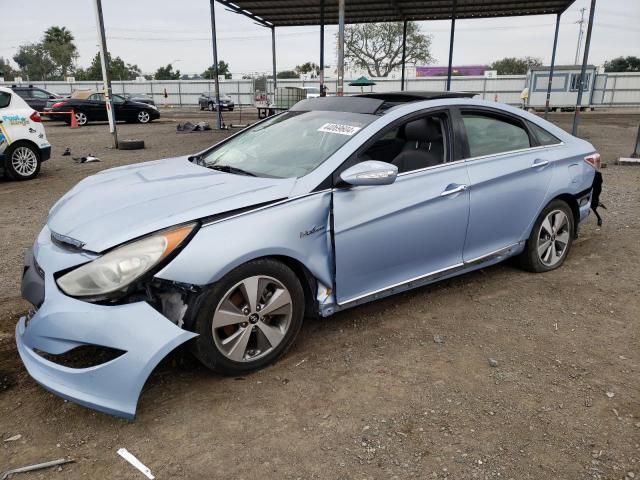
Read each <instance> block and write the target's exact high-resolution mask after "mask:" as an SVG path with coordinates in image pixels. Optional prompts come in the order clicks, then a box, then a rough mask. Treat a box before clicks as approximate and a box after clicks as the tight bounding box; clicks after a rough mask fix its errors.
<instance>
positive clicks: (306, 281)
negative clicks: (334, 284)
mask: <svg viewBox="0 0 640 480" xmlns="http://www.w3.org/2000/svg"><path fill="white" fill-rule="evenodd" d="M257 260H275V261H277V262H280V263H282V264H283V265H286V266H287V267H289V268H290V269H291V270H292V271H293V273H294V275H295V276H296V277H297V278H298V280H299V281H300V285H301V286H302V292H303V294H304V303H305V307H304V316H305V317H312V318H318V317H319V316H320V315H319V309H318V301H317V300H316V291H317V289H318V280H317V279H316V277H315V276H314V275H313V273H311V271H310V270H309V269H308V268H307V266H306V265H305V264H304V263H302V262H301V261H300V260H299V259H297V258H294V257H292V256H289V255H283V254H277V255H263V256H256V257H252V258H249V259H244V260H243V261H242V262H240V263H237V264H235V265H233V266H231V267H229V268H228V269H226V270H225V271H224V272H222V273H220V275H219V276H218V279H217V280H215V281H213V282H211V283H209V284H207V285H204V286H203V287H202V289H201V290H200V292H199V293H198V294H196V295H194V296H193V297H192V298H191V299H190V300H189V305H188V310H187V312H186V313H185V316H184V327H185V328H186V329H187V330H190V331H192V330H193V325H194V322H195V318H196V316H197V313H198V311H199V309H200V307H201V305H202V302H203V301H204V299H205V297H206V291H207V290H208V289H209V288H210V287H211V286H213V285H214V284H215V283H217V282H219V281H221V280H222V279H223V278H225V277H226V276H227V275H229V273H231V272H233V271H234V270H235V269H237V268H240V267H242V266H243V265H246V264H247V263H250V262H255V261H257Z"/></svg>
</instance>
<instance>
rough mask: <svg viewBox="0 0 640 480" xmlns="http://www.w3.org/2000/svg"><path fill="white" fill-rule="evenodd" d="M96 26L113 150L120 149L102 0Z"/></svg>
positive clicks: (98, 6) (97, 0)
mask: <svg viewBox="0 0 640 480" xmlns="http://www.w3.org/2000/svg"><path fill="white" fill-rule="evenodd" d="M94 7H95V9H96V25H97V27H98V41H99V42H100V61H101V64H102V81H103V83H104V100H105V104H106V107H107V118H108V119H109V131H110V132H111V136H112V137H113V148H118V132H117V130H116V122H115V118H114V117H113V93H112V91H111V78H110V77H109V58H108V57H107V37H106V35H105V33H104V20H103V18H102V0H95V1H94Z"/></svg>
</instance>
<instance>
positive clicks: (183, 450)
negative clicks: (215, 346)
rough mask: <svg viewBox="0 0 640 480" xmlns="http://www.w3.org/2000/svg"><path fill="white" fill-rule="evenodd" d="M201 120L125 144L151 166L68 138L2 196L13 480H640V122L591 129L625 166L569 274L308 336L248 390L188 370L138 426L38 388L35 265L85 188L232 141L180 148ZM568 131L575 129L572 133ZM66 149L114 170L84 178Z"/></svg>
mask: <svg viewBox="0 0 640 480" xmlns="http://www.w3.org/2000/svg"><path fill="white" fill-rule="evenodd" d="M235 115H237V113H236V112H234V116H235ZM230 117H231V116H230V115H228V114H225V120H227V121H229V119H230ZM245 117H246V114H245ZM185 119H189V120H191V121H197V120H202V119H211V114H209V113H206V112H205V113H200V112H186V111H171V112H163V118H162V120H161V121H159V122H154V123H152V124H150V125H145V126H136V125H122V126H120V127H119V131H120V135H121V137H126V138H141V139H144V140H145V141H146V143H147V148H146V149H145V150H141V151H135V152H124V151H114V150H111V149H109V148H108V145H109V142H110V139H109V136H108V133H106V127H105V126H104V125H94V126H88V127H84V128H81V129H79V130H71V129H68V128H66V127H64V126H61V125H59V124H55V123H49V124H47V126H46V128H47V135H48V137H49V139H50V141H51V143H52V144H53V146H54V153H53V158H52V159H51V160H50V161H48V162H46V163H45V165H44V167H43V169H42V173H41V175H40V177H39V178H38V179H37V180H34V181H31V182H26V183H9V182H2V181H0V212H1V218H2V219H3V221H4V226H3V227H2V228H0V258H2V262H1V263H0V436H1V437H2V440H5V441H2V442H0V471H2V470H4V469H5V468H13V467H17V466H22V465H27V464H31V463H37V462H42V461H46V460H52V459H56V458H60V457H66V456H68V457H71V458H73V459H75V461H76V463H75V464H70V465H66V466H64V467H61V468H59V469H52V470H48V471H45V472H41V473H32V474H24V475H22V477H21V478H25V479H28V478H74V479H75V478H85V477H87V478H88V477H92V478H110V479H126V478H142V477H141V475H140V474H138V473H137V472H136V471H135V470H133V469H132V467H131V466H130V465H128V464H127V463H125V462H124V461H123V460H122V459H121V458H120V457H118V456H117V455H116V450H117V449H118V448H120V447H125V448H127V449H128V450H129V451H131V452H132V453H134V454H135V455H137V456H138V458H140V459H141V460H142V461H143V462H144V463H146V464H147V465H148V466H149V467H150V468H151V470H152V472H153V473H154V474H155V475H156V477H157V478H158V479H168V478H172V479H173V478H233V479H249V478H256V477H258V476H260V477H262V478H274V479H298V478H302V479H311V478H317V479H394V478H395V479H405V478H451V479H474V478H478V479H489V478H490V479H494V478H505V479H510V478H511V479H539V478H551V479H598V478H602V479H623V478H627V479H630V478H634V477H635V478H640V378H639V374H640V351H639V349H638V342H639V340H640V335H639V333H640V331H639V319H640V295H638V293H637V292H638V279H639V278H640V260H639V258H640V257H639V255H638V253H639V249H640V241H639V240H640V231H639V223H640V222H639V220H640V214H639V209H638V207H639V205H640V168H633V167H618V166H614V165H613V164H612V162H613V160H614V159H615V158H617V157H618V156H620V155H628V154H629V153H630V152H631V150H632V145H633V142H634V139H635V132H636V130H635V128H637V125H638V123H640V115H638V114H625V115H618V114H616V113H611V112H610V113H587V114H585V115H584V116H583V120H582V129H581V134H582V135H583V136H584V137H586V138H587V139H589V140H590V141H591V142H593V143H594V144H595V145H596V147H597V148H598V149H599V150H600V152H601V153H602V155H603V159H604V161H605V162H608V163H609V166H608V167H607V168H606V169H604V170H603V173H604V179H605V190H604V194H603V196H602V201H603V202H604V203H605V204H606V205H607V207H608V210H606V211H604V218H605V223H604V226H603V227H602V228H598V227H597V226H596V224H595V220H594V218H589V219H588V221H587V222H586V224H585V225H584V227H583V228H582V230H581V236H580V238H579V239H578V241H577V242H576V243H575V244H574V248H573V249H572V251H571V254H570V257H569V258H568V260H567V262H566V264H565V266H564V267H563V268H561V269H559V270H556V271H553V272H550V273H547V274H544V275H534V274H528V273H525V272H523V271H521V270H518V269H516V268H515V267H513V266H512V265H511V264H508V263H507V264H502V265H498V266H495V267H492V268H488V269H485V270H481V271H478V272H475V273H472V274H469V275H465V276H463V277H459V278H456V279H453V280H449V281H445V282H442V283H439V284H437V285H434V286H430V287H425V288H421V289H418V290H415V291H412V292H408V293H405V294H401V295H398V296H395V297H392V298H388V299H386V300H383V301H379V302H375V303H372V304H368V305H365V306H363V307H359V308H355V309H352V310H349V311H346V312H343V313H340V314H338V315H335V316H334V317H331V318H329V319H324V320H318V321H313V320H312V321H308V322H307V323H306V324H305V326H304V327H303V329H302V332H301V335H300V337H299V339H298V341H297V342H296V344H295V345H294V347H293V348H292V349H291V351H290V352H289V353H288V355H287V356H286V357H285V358H284V359H282V360H281V361H280V362H278V363H277V364H276V365H274V366H272V367H270V368H267V369H265V370H262V371H260V372H258V373H255V374H252V375H248V376H246V377H243V378H223V377H219V376H215V375H211V374H210V373H208V372H207V371H206V370H205V369H204V368H202V367H200V366H199V365H198V364H197V363H196V361H195V360H193V359H192V358H191V357H190V356H189V355H188V354H187V353H185V352H184V351H183V350H180V351H177V352H174V354H172V355H171V356H170V357H169V358H168V359H167V360H166V361H165V362H163V363H162V364H161V365H160V366H159V367H158V368H157V369H156V371H155V373H154V374H153V375H152V376H151V378H150V379H149V381H148V382H147V385H146V387H145V390H144V392H143V394H142V396H141V399H140V403H139V408H138V417H137V419H136V420H135V421H134V422H128V421H124V420H121V419H117V418H113V417H110V416H107V415H103V414H100V413H96V412H93V411H91V410H87V409H85V408H82V407H79V406H77V405H74V404H73V403H68V402H65V401H63V400H61V399H60V398H58V397H56V396H54V395H51V394H49V393H47V392H46V391H45V390H43V389H42V388H41V387H39V386H38V385H36V384H35V382H34V381H33V380H31V378H30V377H29V376H28V375H27V374H26V372H25V371H24V368H23V367H22V365H21V363H20V360H19V358H18V355H17V353H16V350H15V345H14V340H13V332H14V328H15V323H16V321H17V319H18V317H19V316H20V315H23V314H25V312H26V311H27V310H28V305H27V304H26V303H25V302H24V301H23V300H21V299H20V297H19V280H20V274H21V257H22V253H23V251H24V249H25V248H26V247H28V246H29V245H30V244H31V243H32V241H33V239H34V237H35V235H36V234H37V232H38V231H39V229H40V228H41V225H42V224H43V222H44V221H45V218H46V215H47V211H48V209H49V207H50V206H51V205H52V204H53V202H54V201H55V200H56V199H57V198H59V197H60V195H62V194H63V193H64V192H65V191H67V190H68V189H69V188H70V187H71V186H73V185H74V184H75V183H76V182H77V181H79V180H80V179H82V178H84V177H85V176H87V175H90V174H92V173H94V172H97V171H99V170H102V169H104V168H108V167H112V166H116V165H124V164H127V163H135V162H139V161H143V160H149V159H155V158H161V157H167V156H174V155H180V154H185V153H190V152H194V151H197V150H199V149H201V148H203V147H205V146H207V145H209V144H211V143H213V142H214V141H215V140H216V139H218V138H221V137H222V136H223V135H224V134H220V133H215V132H204V133H193V134H177V133H175V125H176V122H177V121H184V120H185ZM243 120H244V121H246V120H245V119H243ZM552 120H553V121H555V122H557V123H558V124H559V125H560V126H562V127H564V128H568V126H569V124H570V121H571V115H568V114H557V115H553V117H552ZM211 121H212V120H211ZM234 121H237V122H239V120H234ZM65 147H70V148H71V150H72V153H73V155H74V156H81V155H86V154H89V153H92V154H94V155H97V156H98V157H100V158H101V159H102V162H100V163H94V164H82V165H78V164H75V163H74V162H73V161H72V160H71V158H70V157H61V156H60V155H61V153H62V151H63V150H64V148H65ZM132 321H134V319H132ZM18 435H20V437H19V438H18V439H15V440H12V441H6V439H9V438H11V437H14V438H15V436H18Z"/></svg>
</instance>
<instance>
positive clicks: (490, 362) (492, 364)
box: [489, 358, 498, 368]
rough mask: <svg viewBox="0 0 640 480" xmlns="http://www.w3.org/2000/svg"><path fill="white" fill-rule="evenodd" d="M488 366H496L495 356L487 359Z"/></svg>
mask: <svg viewBox="0 0 640 480" xmlns="http://www.w3.org/2000/svg"><path fill="white" fill-rule="evenodd" d="M489 366H490V367H494V368H495V367H497V366H498V361H497V360H496V359H495V358H490V359H489Z"/></svg>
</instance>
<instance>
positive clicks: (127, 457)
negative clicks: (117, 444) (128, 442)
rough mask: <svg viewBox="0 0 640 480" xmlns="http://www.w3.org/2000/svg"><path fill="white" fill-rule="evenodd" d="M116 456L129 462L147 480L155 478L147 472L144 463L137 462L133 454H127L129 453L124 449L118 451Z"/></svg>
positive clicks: (147, 468) (149, 471)
mask: <svg viewBox="0 0 640 480" xmlns="http://www.w3.org/2000/svg"><path fill="white" fill-rule="evenodd" d="M118 455H120V456H121V457H122V458H124V459H125V460H126V461H127V462H129V463H130V464H131V465H133V466H134V467H135V468H137V469H138V470H140V471H141V472H142V473H143V474H144V475H145V476H146V477H147V478H148V479H149V480H153V479H154V478H156V477H154V476H153V474H152V473H151V470H149V467H147V466H146V465H145V464H144V463H142V462H141V461H140V460H138V459H137V458H136V457H135V456H134V455H133V454H131V453H129V451H128V450H127V449H126V448H120V449H119V450H118Z"/></svg>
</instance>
